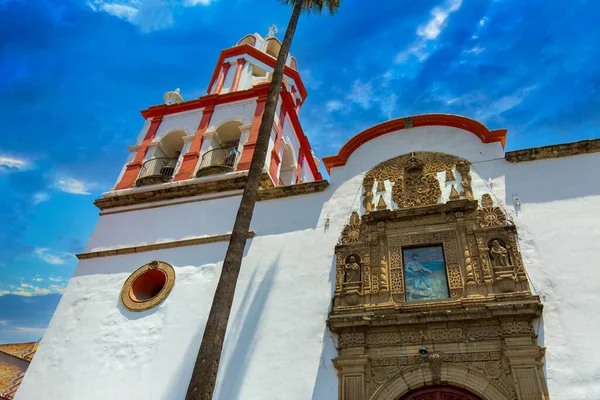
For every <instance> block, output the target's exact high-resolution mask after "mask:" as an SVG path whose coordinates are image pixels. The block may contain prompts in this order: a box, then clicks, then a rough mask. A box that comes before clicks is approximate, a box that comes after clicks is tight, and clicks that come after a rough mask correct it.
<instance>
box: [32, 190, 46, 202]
mask: <svg viewBox="0 0 600 400" xmlns="http://www.w3.org/2000/svg"><path fill="white" fill-rule="evenodd" d="M48 200H50V195H49V194H48V193H44V192H39V193H36V194H34V195H33V204H36V205H37V204H40V203H43V202H44V201H48Z"/></svg>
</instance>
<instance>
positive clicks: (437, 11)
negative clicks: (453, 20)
mask: <svg viewBox="0 0 600 400" xmlns="http://www.w3.org/2000/svg"><path fill="white" fill-rule="evenodd" d="M461 4H462V0H451V1H450V2H449V3H447V4H446V6H445V7H436V8H434V9H433V10H431V18H430V19H429V21H427V23H426V24H424V25H421V26H419V27H418V28H417V35H419V36H421V37H423V38H425V39H427V40H432V39H437V37H438V36H439V35H440V33H441V32H442V29H443V28H444V23H445V22H446V19H448V16H449V15H450V14H451V13H453V12H454V11H456V10H458V9H459V8H460V6H461Z"/></svg>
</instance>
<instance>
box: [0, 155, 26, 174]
mask: <svg viewBox="0 0 600 400" xmlns="http://www.w3.org/2000/svg"><path fill="white" fill-rule="evenodd" d="M28 167H29V163H28V162H27V161H25V160H22V159H20V158H15V157H9V156H2V155H0V171H23V170H26V169H27V168H28Z"/></svg>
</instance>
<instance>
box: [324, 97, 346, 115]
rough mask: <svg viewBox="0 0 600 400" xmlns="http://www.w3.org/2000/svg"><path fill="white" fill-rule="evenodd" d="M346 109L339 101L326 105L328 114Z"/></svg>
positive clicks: (331, 101) (330, 101) (332, 101)
mask: <svg viewBox="0 0 600 400" xmlns="http://www.w3.org/2000/svg"><path fill="white" fill-rule="evenodd" d="M343 107H344V104H343V103H342V102H341V101H339V100H329V101H328V102H327V103H325V110H327V112H328V113H330V112H334V111H338V110H341V109H342V108H343Z"/></svg>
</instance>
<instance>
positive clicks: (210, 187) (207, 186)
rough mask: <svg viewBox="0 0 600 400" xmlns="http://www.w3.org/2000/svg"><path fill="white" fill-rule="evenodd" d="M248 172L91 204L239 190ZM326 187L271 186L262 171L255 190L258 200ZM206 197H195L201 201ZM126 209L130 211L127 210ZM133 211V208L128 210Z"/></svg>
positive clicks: (120, 203)
mask: <svg viewBox="0 0 600 400" xmlns="http://www.w3.org/2000/svg"><path fill="white" fill-rule="evenodd" d="M246 177H247V173H244V174H237V175H236V176H234V177H232V178H229V179H220V180H209V181H207V180H203V181H200V182H195V183H190V184H186V185H175V186H166V187H165V188H160V189H158V190H148V191H142V192H139V191H135V192H133V193H132V192H125V193H123V194H119V193H117V194H115V195H113V196H110V197H103V198H100V199H97V200H96V201H95V202H94V205H95V206H96V207H98V208H99V209H100V210H106V209H111V208H115V207H127V206H133V205H138V204H145V203H154V202H159V201H165V200H174V199H181V198H186V197H192V196H198V195H203V194H210V193H219V192H231V191H234V190H242V189H244V186H245V185H246ZM328 186H329V182H327V181H326V180H320V181H314V182H306V183H300V184H296V185H289V186H278V187H272V182H271V179H270V178H269V176H268V175H267V174H263V177H262V182H261V187H262V190H260V191H259V192H258V197H257V200H258V201H262V200H272V199H279V198H283V197H290V196H299V195H303V194H310V193H317V192H322V191H324V190H325V189H326V188H327V187H328ZM203 200H207V199H197V200H196V201H203ZM169 205H171V204H169V203H167V204H154V205H151V206H152V207H163V206H169ZM127 211H129V210H127ZM131 211H135V210H131Z"/></svg>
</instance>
